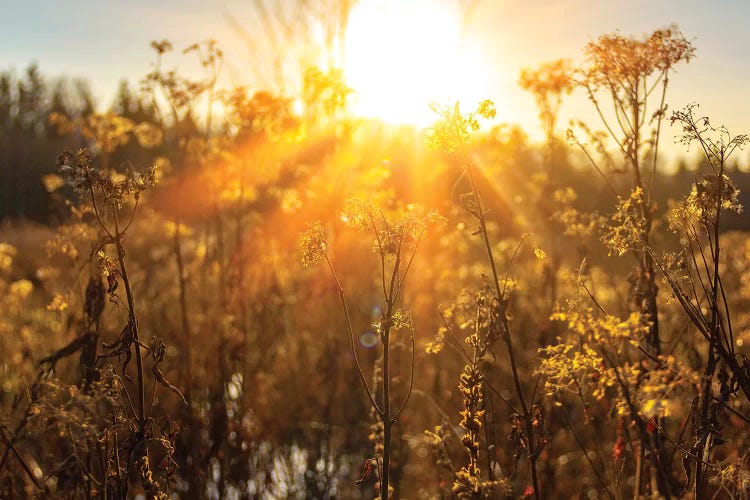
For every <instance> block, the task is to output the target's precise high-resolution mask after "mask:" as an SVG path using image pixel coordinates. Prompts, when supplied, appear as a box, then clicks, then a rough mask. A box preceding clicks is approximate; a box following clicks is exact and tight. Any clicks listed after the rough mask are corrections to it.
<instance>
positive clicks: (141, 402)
mask: <svg viewBox="0 0 750 500" xmlns="http://www.w3.org/2000/svg"><path fill="white" fill-rule="evenodd" d="M114 216H115V248H116V249H117V260H118V261H119V263H120V274H121V275H122V282H123V285H125V294H126V296H127V299H128V321H129V322H130V329H131V331H132V334H133V344H134V346H135V364H136V370H137V372H138V373H137V377H138V378H137V384H138V424H139V427H140V433H141V434H143V433H144V431H145V430H146V418H145V413H144V411H145V407H146V402H145V401H146V396H145V391H144V387H143V359H142V357H141V344H140V341H139V338H138V321H137V320H136V316H135V301H134V300H133V291H132V289H131V288H130V280H129V279H128V271H127V268H126V267H125V250H124V249H123V246H122V238H123V237H124V236H125V233H121V232H120V229H119V222H118V219H117V211H116V209H115V210H114Z"/></svg>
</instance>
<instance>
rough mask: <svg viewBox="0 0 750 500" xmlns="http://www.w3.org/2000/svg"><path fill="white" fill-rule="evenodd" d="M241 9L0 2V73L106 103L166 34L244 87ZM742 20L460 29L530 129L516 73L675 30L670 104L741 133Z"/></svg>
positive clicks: (248, 14) (747, 60)
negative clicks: (75, 88)
mask: <svg viewBox="0 0 750 500" xmlns="http://www.w3.org/2000/svg"><path fill="white" fill-rule="evenodd" d="M280 1H283V0H280ZM361 1H362V2H369V3H373V2H377V0H361ZM383 1H385V2H386V3H389V4H391V5H393V4H394V3H396V4H397V3H398V1H397V0H383ZM400 1H401V2H409V1H410V0H400ZM420 1H424V0H420ZM435 1H436V2H443V3H446V2H447V3H451V0H435ZM455 1H456V0H453V2H454V3H455ZM251 3H252V2H251V0H244V1H243V0H161V1H159V2H152V1H146V0H129V1H121V0H109V1H105V0H66V1H57V0H25V1H19V2H15V1H10V0H0V20H2V21H0V69H1V70H6V69H13V70H15V71H16V72H20V71H22V70H23V69H24V68H25V67H26V66H27V65H28V64H29V63H30V62H31V61H36V62H37V63H39V66H40V69H41V70H42V72H43V74H44V75H47V76H51V77H52V76H61V75H66V76H76V77H84V78H86V79H88V80H89V81H90V82H91V85H92V88H93V90H94V94H95V95H96V96H97V97H98V100H99V104H100V105H107V106H108V105H109V104H110V102H111V100H112V97H113V96H114V93H115V89H116V85H117V82H118V81H119V80H120V79H122V78H128V79H129V80H131V81H132V82H137V80H138V79H139V78H140V77H141V76H143V75H144V74H145V73H146V72H148V71H149V69H150V63H151V60H152V51H151V49H150V48H149V46H148V45H149V42H150V41H151V40H153V39H161V38H168V39H170V40H172V41H173V42H174V44H175V46H176V47H177V48H183V47H185V46H187V45H189V44H190V43H192V42H194V41H200V40H205V39H208V38H216V39H217V40H218V41H219V42H220V43H221V44H222V46H223V47H224V48H225V51H226V53H227V75H228V76H227V82H228V83H251V84H252V82H253V77H252V75H253V69H252V64H250V63H249V61H248V52H247V50H246V49H245V47H244V45H243V42H242V41H241V40H240V38H239V37H238V36H237V35H236V33H235V32H234V31H233V30H232V29H231V28H230V26H229V24H228V23H227V21H226V17H225V13H226V12H231V13H232V15H233V16H234V17H235V18H236V19H237V21H238V22H240V23H246V26H247V31H248V32H250V33H253V32H257V30H256V28H254V24H253V23H254V21H253V18H252V9H251V7H250V6H249V5H250V4H251ZM425 21H426V22H427V21H428V20H427V19H426V20H425ZM748 22H750V1H741V0H716V1H706V0H627V1H625V0H532V1H524V0H484V1H483V2H482V3H481V5H480V7H479V9H478V11H477V13H476V17H475V19H474V22H473V24H472V25H471V28H470V29H471V31H472V36H475V37H476V38H477V39H478V40H479V41H480V42H481V45H482V51H483V55H482V57H483V60H485V61H487V68H486V70H487V74H488V80H489V82H490V88H489V90H488V92H489V93H490V94H491V95H488V97H490V98H493V99H494V100H496V102H497V104H498V112H499V116H500V117H501V118H502V119H503V120H508V121H514V122H520V123H522V124H523V125H524V126H525V127H527V128H532V127H534V126H535V124H536V123H535V117H536V111H535V109H534V105H533V101H532V100H531V98H530V97H529V96H528V95H526V94H524V93H523V92H522V91H520V90H519V89H518V88H517V85H516V82H517V80H518V72H519V70H520V68H521V67H524V66H534V65H536V64H537V63H539V62H541V61H546V60H551V59H556V58H559V57H569V58H572V59H574V60H575V59H579V58H580V55H581V49H582V47H583V46H584V45H585V44H586V42H588V41H590V40H592V39H594V38H596V37H597V36H598V35H600V34H603V33H609V32H612V31H614V30H618V29H619V30H620V31H621V32H622V33H623V34H635V35H641V34H646V33H649V32H651V31H653V30H654V29H656V28H659V27H663V26H666V25H669V24H671V23H676V24H678V25H679V27H680V29H681V30H682V32H683V33H684V34H685V36H686V37H688V38H689V39H693V40H694V43H695V45H696V47H697V54H696V58H695V60H694V61H692V62H691V63H690V64H689V65H687V66H684V67H682V68H681V69H680V70H679V73H678V74H677V75H675V76H674V77H673V79H672V82H671V83H672V92H671V99H670V101H671V103H672V104H673V107H678V106H682V105H684V104H687V103H688V102H693V101H695V102H699V103H700V104H701V107H702V109H703V111H704V112H705V113H706V114H709V115H710V116H711V117H712V119H713V120H712V121H713V122H714V123H725V124H726V125H727V126H728V127H729V128H730V130H731V131H733V132H750V120H749V119H748V116H750V98H749V97H748V93H747V90H746V89H747V85H748V82H750V55H748V45H749V44H748V39H749V38H748V35H747V29H748ZM183 64H184V63H183ZM582 102H583V101H582V99H581V98H580V97H573V98H572V99H571V101H570V102H569V103H568V104H567V105H566V106H565V112H564V114H565V115H566V116H568V115H572V114H576V113H577V112H579V110H580V109H582V108H581V107H580V104H581V103H582ZM533 133H536V132H533ZM532 135H533V134H532ZM665 139H666V138H665ZM665 142H667V141H665ZM669 142H671V141H669Z"/></svg>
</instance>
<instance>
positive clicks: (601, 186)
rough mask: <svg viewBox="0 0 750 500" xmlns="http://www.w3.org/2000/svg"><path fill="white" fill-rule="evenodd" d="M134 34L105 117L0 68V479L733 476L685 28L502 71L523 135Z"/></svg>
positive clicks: (709, 493) (396, 494) (748, 373)
mask: <svg viewBox="0 0 750 500" xmlns="http://www.w3.org/2000/svg"><path fill="white" fill-rule="evenodd" d="M153 47H154V49H155V53H156V54H155V57H156V64H155V65H154V71H153V72H152V73H150V74H148V75H146V77H145V78H144V79H143V81H142V82H141V90H140V91H139V92H137V93H135V92H131V91H130V90H129V89H128V87H127V86H126V85H123V87H122V88H121V91H120V94H119V97H118V99H117V102H116V103H115V105H114V106H113V107H112V109H111V110H110V111H109V112H105V113H97V112H96V111H95V108H96V106H95V104H94V103H93V102H92V99H91V97H90V94H89V93H88V91H87V90H86V87H85V85H83V84H80V83H79V84H76V85H67V84H60V85H56V86H55V85H52V86H51V85H49V83H47V80H45V79H44V78H43V77H42V76H41V74H40V73H39V71H38V70H37V69H36V68H34V67H32V68H30V69H29V70H28V72H27V73H26V74H25V75H22V76H20V77H18V78H14V77H12V76H11V75H10V74H3V75H0V216H2V217H3V218H4V222H3V225H2V226H0V228H1V231H2V232H1V233H0V497H2V498H27V497H28V498H34V497H38V498H47V497H55V498H125V497H133V496H136V495H143V496H145V497H146V498H170V497H183V496H184V497H186V498H203V497H208V498H372V497H373V496H377V497H379V498H389V497H391V498H506V497H507V498H533V497H535V498H612V499H615V498H617V499H620V498H638V497H641V496H642V497H652V498H662V497H663V498H671V497H688V498H712V497H713V498H747V497H748V491H749V489H750V464H749V463H748V453H749V452H750V433H749V432H748V429H750V400H749V399H748V398H750V360H749V359H748V348H747V347H745V346H744V344H745V343H748V344H749V345H750V307H748V306H749V305H750V238H748V235H747V233H746V232H745V231H747V230H748V229H750V227H748V220H747V218H746V217H744V216H742V215H741V210H742V204H743V198H742V193H743V192H748V188H750V176H748V174H747V165H742V164H739V165H738V163H737V159H738V158H741V156H740V150H741V149H742V147H743V146H744V145H745V143H746V142H747V140H748V139H747V137H746V136H744V135H735V131H727V130H725V129H723V128H721V127H718V126H715V125H714V121H709V119H708V118H704V117H703V116H702V115H701V112H700V108H699V107H698V106H697V105H693V104H687V105H686V106H685V104H686V103H670V101H669V81H670V79H671V78H678V77H679V75H674V73H673V71H674V69H675V68H677V67H679V66H681V65H683V64H686V63H687V62H689V60H690V59H691V58H692V57H693V56H694V48H693V47H692V45H691V43H690V42H688V41H687V40H686V39H685V38H684V37H683V36H682V34H681V33H679V32H678V31H676V30H675V29H663V30H658V31H655V32H654V33H652V34H651V35H650V36H648V37H646V38H630V37H626V36H622V35H619V34H616V35H605V36H602V37H600V38H599V39H597V40H596V41H594V42H592V43H590V44H589V45H588V46H587V47H585V49H584V57H583V58H582V62H580V64H578V65H573V64H572V63H570V62H566V61H557V62H554V63H548V64H543V65H541V66H539V67H537V68H534V69H529V70H526V71H524V72H523V74H522V75H521V78H520V84H521V85H522V86H523V87H524V88H525V89H527V90H528V91H529V92H531V93H532V94H533V96H534V97H535V99H536V102H537V104H538V107H539V113H540V120H541V123H542V126H543V129H544V131H545V137H546V140H545V141H544V142H543V143H542V144H532V143H530V142H529V140H528V139H527V137H526V136H525V135H524V133H523V131H522V130H520V129H518V128H516V127H510V126H505V125H494V126H493V122H494V120H495V118H496V116H495V115H496V114H497V115H500V116H501V115H502V110H501V109H500V110H495V106H494V105H493V103H491V102H489V101H485V102H482V103H480V104H479V106H478V107H477V108H476V109H463V108H461V107H460V105H459V104H458V103H455V104H453V103H450V104H436V105H435V107H434V108H435V112H436V121H435V124H434V126H433V127H432V128H430V129H429V130H428V131H426V132H423V131H420V130H415V129H413V128H409V127H402V128H397V127H393V126H386V125H382V124H378V123H375V122H373V121H366V120H361V119H356V118H353V117H351V116H350V115H349V114H348V113H347V103H348V100H349V97H350V93H351V91H350V89H348V88H347V86H346V84H345V82H344V81H343V80H342V78H341V75H340V73H339V72H337V71H336V70H333V69H330V70H321V69H318V68H311V69H309V70H307V71H306V73H305V76H304V85H303V91H302V95H301V96H300V102H301V104H302V106H301V108H302V112H295V111H294V110H295V107H294V106H293V101H292V99H289V98H287V97H285V96H279V95H274V94H273V93H270V92H264V91H258V92H253V91H249V90H248V89H245V88H238V89H233V90H231V91H227V90H223V89H219V88H217V85H216V81H217V78H216V77H217V71H218V69H219V67H220V66H221V64H220V63H221V59H222V54H221V51H220V50H219V49H218V47H217V46H216V45H215V44H214V43H212V42H208V43H205V44H198V45H196V46H194V47H191V48H190V50H188V52H187V53H186V54H183V55H179V54H178V55H175V54H174V53H172V52H171V46H170V44H169V43H168V42H159V43H154V44H153ZM192 56H197V57H198V58H199V60H200V62H201V65H202V68H203V69H204V70H205V78H203V79H201V80H196V81H193V80H188V79H186V78H184V77H183V76H181V75H180V74H179V73H177V72H174V71H171V70H169V68H170V67H171V66H170V65H171V64H173V63H174V61H175V60H177V59H179V58H180V57H192ZM571 92H583V93H584V94H586V95H587V96H588V97H589V98H590V105H591V106H593V107H595V108H596V109H597V110H598V111H599V113H598V116H599V117H600V118H601V122H599V123H582V122H577V123H573V124H571V128H570V129H569V130H568V132H567V140H565V141H563V140H561V138H560V131H559V130H558V128H559V126H558V124H557V117H558V112H559V109H560V106H561V105H564V101H565V97H566V96H567V95H568V94H569V93H571ZM214 103H219V104H221V108H222V109H223V110H224V111H223V112H222V113H218V112H214V111H212V110H214V109H215V106H213V104H214ZM667 103H670V104H669V105H668V104H667ZM681 106H682V107H681ZM206 110H208V111H206ZM715 118H716V119H717V120H719V119H720V118H721V117H715ZM484 125H486V127H482V126H484ZM598 130H603V132H598ZM660 137H661V138H662V140H671V138H672V137H676V138H677V139H678V140H679V141H681V142H682V143H683V144H684V145H685V147H686V148H687V147H689V148H690V149H691V150H692V151H697V152H698V153H700V155H701V159H700V160H699V161H696V162H694V164H689V165H684V166H683V167H681V168H680V170H679V171H678V172H677V173H675V174H673V175H672V174H667V173H665V171H664V170H663V168H661V167H660V164H661V162H662V158H661V156H660V154H659V142H658V141H659V138H660ZM663 138H667V139H663ZM55 164H56V168H55Z"/></svg>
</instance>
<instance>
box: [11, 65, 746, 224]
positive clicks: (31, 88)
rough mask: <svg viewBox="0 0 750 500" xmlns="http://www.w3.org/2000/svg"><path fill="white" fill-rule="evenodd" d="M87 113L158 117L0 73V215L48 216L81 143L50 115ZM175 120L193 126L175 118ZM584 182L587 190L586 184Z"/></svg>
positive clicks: (126, 103) (126, 95) (675, 187)
mask: <svg viewBox="0 0 750 500" xmlns="http://www.w3.org/2000/svg"><path fill="white" fill-rule="evenodd" d="M94 111H100V112H102V111H112V112H114V113H116V114H117V115H119V116H122V117H124V118H127V119H130V120H132V121H133V122H135V123H143V122H147V123H153V124H156V123H157V122H158V118H157V115H156V112H155V109H154V107H153V106H152V105H151V104H150V103H149V102H148V101H147V100H146V99H144V98H142V97H141V96H140V94H139V92H138V90H137V89H135V88H134V87H133V86H132V85H131V84H129V83H128V82H127V81H126V80H122V81H121V82H120V86H119V89H118V92H117V95H116V97H115V99H114V101H113V102H112V103H109V104H107V103H97V102H95V100H94V97H93V94H92V91H91V87H90V85H89V83H88V82H87V81H86V80H84V79H79V78H75V79H65V78H54V77H48V76H45V75H43V74H42V72H41V70H40V69H39V67H38V66H37V65H36V64H31V65H29V66H28V67H27V69H26V70H25V71H24V72H23V74H22V75H20V76H18V75H16V74H15V72H14V71H12V70H6V71H3V72H1V73H0V221H2V220H31V221H35V222H40V223H50V222H56V220H57V215H58V210H57V209H58V208H60V205H59V200H55V199H54V197H51V196H50V194H49V193H48V192H47V190H45V186H44V183H43V182H41V181H40V179H43V178H44V176H45V175H47V174H50V173H52V172H54V171H55V159H56V157H57V155H58V154H59V153H60V151H63V150H64V149H66V148H67V149H74V148H77V147H83V146H84V145H85V144H86V141H85V139H84V138H82V137H80V135H78V136H77V135H76V134H63V133H62V131H60V130H59V129H58V128H57V127H55V126H54V124H51V123H50V116H52V115H53V114H54V113H57V114H60V115H63V116H66V117H68V118H73V119H75V118H79V117H85V116H88V115H89V114H91V113H92V112H94ZM190 118H191V117H188V120H189V121H190ZM182 126H183V127H185V126H187V127H191V126H192V127H195V126H196V125H195V123H187V124H185V123H183V124H182ZM671 132H672V131H670V130H666V131H664V132H663V134H664V136H665V137H663V140H665V141H669V140H670V137H669V136H668V134H670V133H671ZM516 138H520V139H522V142H521V144H520V145H519V146H518V147H519V148H521V149H527V150H528V151H527V152H529V153H531V151H532V150H533V149H535V148H537V149H538V148H539V146H537V145H534V144H532V143H530V142H529V141H528V139H527V138H526V136H525V134H523V133H522V132H521V133H520V134H517V135H516ZM176 147H177V145H176V144H174V143H170V141H169V140H166V141H165V142H164V143H162V144H161V145H160V146H158V147H156V148H153V149H151V150H149V151H145V150H144V149H143V148H141V147H139V146H138V144H137V143H136V142H133V143H131V144H126V145H124V146H123V147H121V148H119V149H118V150H117V151H116V152H115V155H114V158H113V164H114V165H119V164H121V163H124V162H125V161H126V159H127V161H128V162H130V163H132V164H143V162H144V161H147V160H152V159H154V158H156V157H159V156H167V157H168V156H170V153H172V152H173V150H175V149H176ZM576 153H577V152H574V151H573V150H572V149H571V150H569V151H567V152H566V154H569V155H573V154H576ZM692 158H694V159H690V160H684V159H683V160H681V161H680V163H679V166H678V169H677V171H676V172H674V173H673V174H664V173H661V174H660V176H661V179H660V181H659V182H657V183H655V186H656V189H655V193H654V195H655V200H656V202H657V204H658V206H659V207H660V208H661V209H664V208H665V207H666V206H667V200H668V199H671V198H677V197H679V196H680V194H681V193H684V192H686V191H689V189H690V186H691V185H692V184H693V182H694V181H695V172H697V171H700V170H701V169H702V168H704V167H706V165H705V164H704V163H705V160H704V159H703V158H702V157H700V158H699V157H697V156H694V157H692ZM572 164H573V165H575V164H579V165H584V168H585V164H584V163H583V161H581V162H572ZM587 173H588V172H587ZM727 173H730V174H731V175H732V179H733V180H734V182H735V183H736V185H737V187H738V188H739V189H740V203H741V204H742V205H743V206H748V205H750V172H746V171H739V170H738V169H737V159H736V158H735V159H734V160H733V161H731V162H730V163H729V164H728V170H727ZM571 180H573V182H572V183H571V186H572V187H573V188H574V189H575V190H576V191H579V192H587V193H595V192H598V191H599V189H598V188H594V186H599V182H598V179H595V178H592V177H591V176H590V175H574V176H573V178H571ZM587 185H589V186H588V187H591V188H592V189H587ZM600 198H601V199H600V200H596V201H595V202H594V206H592V207H591V208H596V209H599V210H601V211H606V210H607V209H608V208H609V203H610V202H609V200H608V198H607V197H606V196H603V197H600ZM592 201H594V200H592ZM722 228H723V229H724V230H737V229H741V230H748V229H750V218H748V217H744V216H742V215H733V214H729V215H727V218H726V220H725V221H724V223H723V224H722Z"/></svg>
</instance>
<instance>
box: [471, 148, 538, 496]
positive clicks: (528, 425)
mask: <svg viewBox="0 0 750 500" xmlns="http://www.w3.org/2000/svg"><path fill="white" fill-rule="evenodd" d="M459 137H460V136H459ZM461 153H462V155H463V159H464V163H465V165H466V171H467V172H468V174H469V182H470V184H471V190H472V193H473V197H474V202H475V203H476V210H475V213H474V214H473V215H474V216H475V217H476V219H477V220H478V222H479V230H480V233H481V234H482V239H483V241H484V247H485V250H486V251H487V260H488V261H489V264H490V268H491V269H492V278H493V281H494V282H495V293H496V294H497V295H496V299H497V301H498V304H500V305H501V307H502V311H501V312H500V317H501V323H502V328H503V332H502V335H501V336H502V338H503V342H504V343H505V346H506V348H507V349H508V359H509V361H510V368H511V373H512V375H513V385H514V388H515V392H516V397H517V398H518V402H519V404H520V406H521V408H520V409H521V413H522V414H521V418H522V419H523V422H524V427H525V430H526V436H527V438H528V450H527V451H528V456H529V469H530V471H531V480H532V484H533V487H534V498H535V499H536V500H540V499H541V498H542V495H541V491H540V489H539V478H538V473H537V467H536V461H537V458H538V456H537V453H536V440H535V436H534V426H533V422H532V415H531V412H530V411H529V406H528V404H527V403H526V397H525V396H524V392H523V388H522V387H521V379H520V377H519V375H518V366H517V363H516V355H515V350H514V348H513V338H512V336H511V330H510V323H509V321H508V316H507V314H506V311H505V307H503V304H505V297H504V295H505V294H504V292H503V290H502V289H501V288H500V280H499V278H498V274H497V266H496V264H495V257H494V255H493V253H492V245H491V243H490V237H489V233H488V231H487V223H486V219H485V213H484V209H483V208H482V202H481V199H480V197H479V190H478V189H477V183H476V179H475V178H474V171H473V168H472V165H471V162H470V161H469V156H468V154H467V153H466V147H465V144H464V141H463V140H461Z"/></svg>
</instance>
